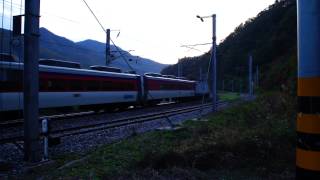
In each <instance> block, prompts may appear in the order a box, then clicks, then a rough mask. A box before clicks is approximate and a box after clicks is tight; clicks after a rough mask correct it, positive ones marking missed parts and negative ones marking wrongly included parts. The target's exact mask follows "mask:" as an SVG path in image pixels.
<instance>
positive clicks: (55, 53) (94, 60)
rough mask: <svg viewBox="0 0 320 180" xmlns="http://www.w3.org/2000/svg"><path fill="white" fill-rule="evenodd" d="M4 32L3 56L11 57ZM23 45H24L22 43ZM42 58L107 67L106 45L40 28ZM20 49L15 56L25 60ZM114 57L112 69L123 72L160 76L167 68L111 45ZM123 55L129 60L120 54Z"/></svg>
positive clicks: (8, 35) (7, 33)
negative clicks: (68, 37) (115, 68)
mask: <svg viewBox="0 0 320 180" xmlns="http://www.w3.org/2000/svg"><path fill="white" fill-rule="evenodd" d="M2 30H3V32H4V40H5V43H4V47H2V50H3V52H6V53H9V52H10V47H9V42H10V39H11V36H10V33H11V31H9V30H5V29H2ZM22 43H23V41H22ZM39 46H40V50H39V56H40V58H47V59H60V60H65V61H73V62H78V63H80V65H81V67H82V68H88V67H89V66H91V65H105V44H104V43H102V42H99V41H95V40H91V39H87V40H84V41H79V42H74V41H71V40H69V39H67V38H65V37H62V36H58V35H56V34H54V33H52V32H50V31H49V30H48V29H46V28H43V27H42V28H40V38H39ZM20 47H21V46H19V47H15V48H13V54H15V55H16V56H18V57H21V59H23V53H21V52H20V50H19V48H20ZM110 49H111V52H112V54H111V57H112V58H113V59H112V60H113V61H112V62H111V63H110V65H109V66H113V67H117V68H120V69H122V70H123V71H128V70H135V71H136V72H137V73H138V74H143V73H145V72H160V71H161V69H163V68H164V67H165V66H166V65H165V64H161V63H158V62H155V61H152V60H150V59H146V58H141V57H139V56H133V55H131V54H130V53H129V52H127V51H124V50H122V49H121V48H119V47H118V48H116V47H115V46H113V45H110ZM117 49H119V50H120V51H122V53H121V54H122V55H123V54H125V56H126V57H125V58H123V56H121V55H120V53H119V52H117V51H116V50H117ZM124 59H126V60H127V61H128V62H127V63H128V64H130V66H131V67H132V68H133V69H131V68H130V67H128V65H127V63H126V62H125V61H124Z"/></svg>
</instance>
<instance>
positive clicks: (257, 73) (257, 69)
mask: <svg viewBox="0 0 320 180" xmlns="http://www.w3.org/2000/svg"><path fill="white" fill-rule="evenodd" d="M256 87H259V65H257V66H256Z"/></svg>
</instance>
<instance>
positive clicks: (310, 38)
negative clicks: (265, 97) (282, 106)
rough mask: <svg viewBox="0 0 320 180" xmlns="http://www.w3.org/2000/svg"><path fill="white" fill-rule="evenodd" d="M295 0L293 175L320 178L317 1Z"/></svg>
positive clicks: (319, 26)
mask: <svg viewBox="0 0 320 180" xmlns="http://www.w3.org/2000/svg"><path fill="white" fill-rule="evenodd" d="M297 2H298V4H297V5H298V115H297V147H296V179H320V1H319V0H298V1H297Z"/></svg>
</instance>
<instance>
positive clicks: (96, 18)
mask: <svg viewBox="0 0 320 180" xmlns="http://www.w3.org/2000/svg"><path fill="white" fill-rule="evenodd" d="M82 1H83V2H84V3H85V5H86V6H87V8H88V9H89V11H90V12H91V14H92V15H93V17H94V18H95V20H96V21H97V22H98V24H99V25H100V27H101V28H102V30H103V32H105V33H107V31H106V29H105V28H104V27H103V25H102V23H101V22H100V20H99V19H98V17H97V16H96V15H95V13H94V12H93V10H92V9H91V8H90V6H89V4H88V3H87V2H86V0H82ZM110 40H111V42H112V44H113V45H114V47H115V48H116V49H117V51H118V52H119V53H120V55H121V56H122V58H123V59H124V61H125V63H126V64H127V65H128V67H129V68H130V69H131V70H132V71H134V69H133V68H132V66H131V65H130V64H129V62H128V61H127V59H126V57H125V56H124V55H123V53H122V52H121V50H120V48H119V47H118V46H117V45H116V44H115V43H114V41H113V40H112V39H110Z"/></svg>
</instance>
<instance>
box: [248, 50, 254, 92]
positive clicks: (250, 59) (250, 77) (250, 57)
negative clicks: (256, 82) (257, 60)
mask: <svg viewBox="0 0 320 180" xmlns="http://www.w3.org/2000/svg"><path fill="white" fill-rule="evenodd" d="M248 87H249V96H252V94H253V88H252V55H251V54H250V55H249V84H248Z"/></svg>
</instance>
